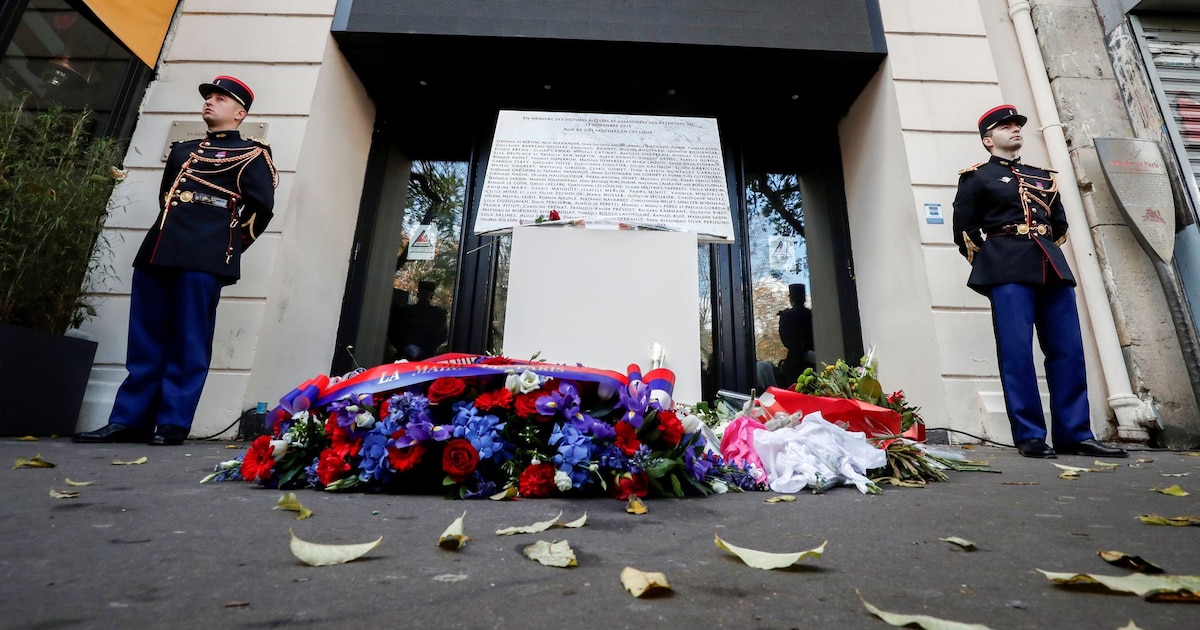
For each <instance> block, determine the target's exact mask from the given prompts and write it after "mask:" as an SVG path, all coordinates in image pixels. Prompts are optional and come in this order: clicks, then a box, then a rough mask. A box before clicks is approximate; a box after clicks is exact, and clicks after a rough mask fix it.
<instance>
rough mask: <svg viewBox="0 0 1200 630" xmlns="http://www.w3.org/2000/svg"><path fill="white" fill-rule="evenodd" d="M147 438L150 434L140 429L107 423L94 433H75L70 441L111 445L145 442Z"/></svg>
mask: <svg viewBox="0 0 1200 630" xmlns="http://www.w3.org/2000/svg"><path fill="white" fill-rule="evenodd" d="M147 437H150V434H149V433H148V432H146V431H143V430H141V429H135V428H133V427H127V426H125V425H123V424H114V423H109V424H106V425H104V426H102V427H100V428H99V429H96V430H95V431H84V432H83V433H76V434H75V435H72V436H71V441H72V442H76V443H79V444H111V443H113V442H145V441H146V438H147Z"/></svg>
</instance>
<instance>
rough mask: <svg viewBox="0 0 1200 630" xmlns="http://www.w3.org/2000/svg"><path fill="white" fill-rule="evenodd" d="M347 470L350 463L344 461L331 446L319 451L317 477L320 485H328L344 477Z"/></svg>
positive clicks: (348, 470)
mask: <svg viewBox="0 0 1200 630" xmlns="http://www.w3.org/2000/svg"><path fill="white" fill-rule="evenodd" d="M348 472H350V464H348V463H346V460H345V458H343V457H342V456H341V455H338V453H337V452H336V451H334V450H333V449H331V448H327V449H325V450H323V451H321V457H320V459H318V460H317V477H318V478H320V480H321V484H322V485H325V486H328V485H329V484H331V483H333V482H335V481H337V480H338V479H341V478H342V477H344V476H345V475H346V473H348Z"/></svg>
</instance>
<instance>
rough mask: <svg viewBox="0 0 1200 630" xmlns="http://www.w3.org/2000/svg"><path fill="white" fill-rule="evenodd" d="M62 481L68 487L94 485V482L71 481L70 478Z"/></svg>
mask: <svg viewBox="0 0 1200 630" xmlns="http://www.w3.org/2000/svg"><path fill="white" fill-rule="evenodd" d="M64 481H66V482H67V485H68V486H90V485H92V484H94V483H96V482H95V481H72V480H71V478H70V477H67V478H66V479H64Z"/></svg>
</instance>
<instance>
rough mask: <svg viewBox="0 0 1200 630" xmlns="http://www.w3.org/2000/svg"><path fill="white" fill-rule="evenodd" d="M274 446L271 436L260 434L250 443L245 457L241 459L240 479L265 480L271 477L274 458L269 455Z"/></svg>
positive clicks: (273, 450) (272, 451)
mask: <svg viewBox="0 0 1200 630" xmlns="http://www.w3.org/2000/svg"><path fill="white" fill-rule="evenodd" d="M274 452H275V447H274V446H272V445H271V436H269V435H260V436H258V437H256V438H254V441H253V442H251V443H250V449H249V450H247V451H246V457H245V458H243V459H242V479H245V480H246V481H266V480H268V479H270V478H271V471H272V470H274V468H275V458H274V457H272V456H271V455H272V454H273V453H274Z"/></svg>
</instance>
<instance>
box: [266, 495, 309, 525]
mask: <svg viewBox="0 0 1200 630" xmlns="http://www.w3.org/2000/svg"><path fill="white" fill-rule="evenodd" d="M273 509H276V510H289V511H292V512H299V514H298V515H297V516H296V520H297V521H301V520H304V519H306V518H308V517H310V516H312V510H310V509H308V508H306V507H304V506H303V505H300V499H298V498H296V493H295V492H286V493H284V494H283V496H281V497H279V501H277V502H276V503H275V507H274V508H273Z"/></svg>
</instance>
